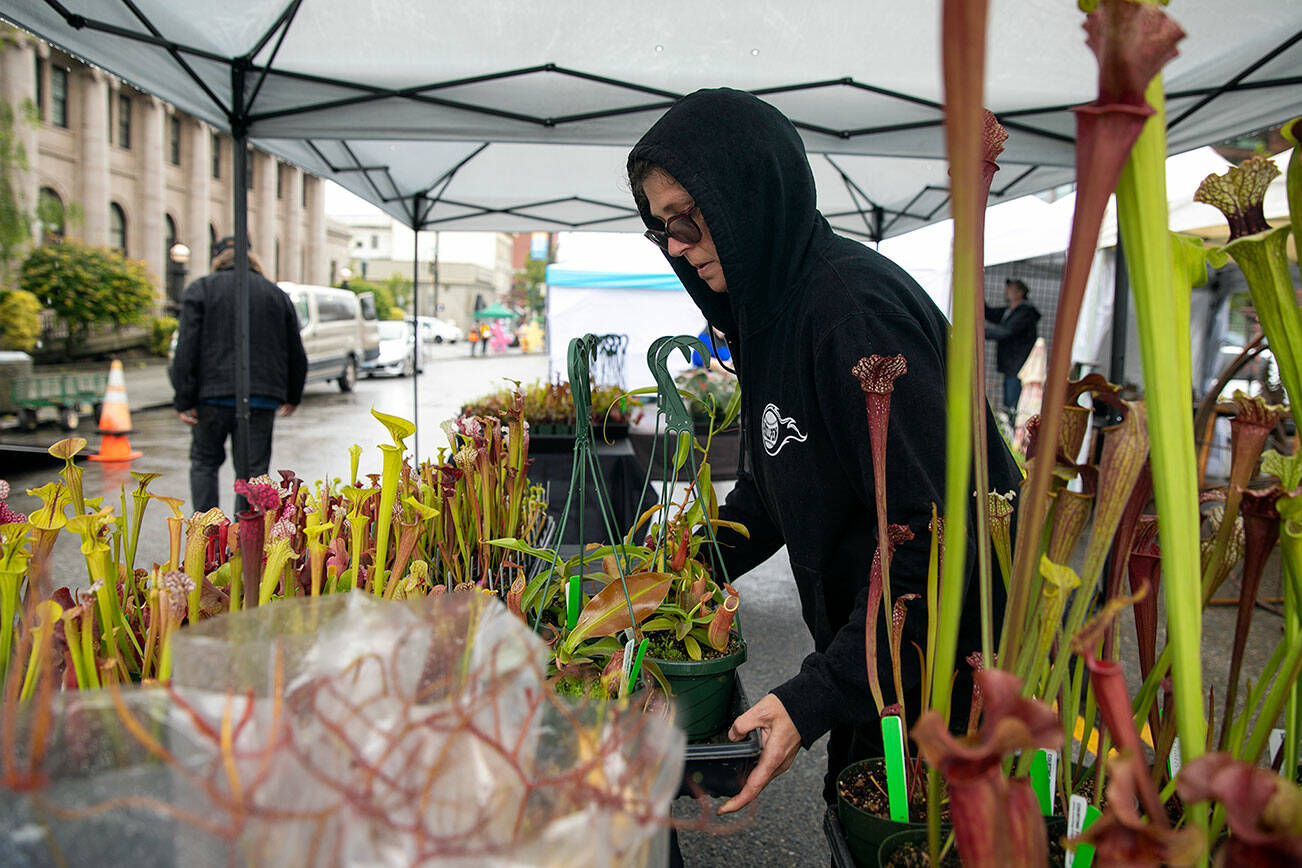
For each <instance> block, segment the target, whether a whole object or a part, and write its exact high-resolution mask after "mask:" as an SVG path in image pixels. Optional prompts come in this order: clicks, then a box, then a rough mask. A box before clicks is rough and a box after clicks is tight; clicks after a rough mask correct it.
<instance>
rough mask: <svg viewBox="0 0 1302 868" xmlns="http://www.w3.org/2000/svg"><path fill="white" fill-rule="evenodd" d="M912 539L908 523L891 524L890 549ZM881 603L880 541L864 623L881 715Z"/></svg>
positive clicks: (873, 687)
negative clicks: (879, 663)
mask: <svg viewBox="0 0 1302 868" xmlns="http://www.w3.org/2000/svg"><path fill="white" fill-rule="evenodd" d="M911 539H913V531H911V530H909V528H908V526H907V525H902V524H893V525H891V526H890V531H889V533H888V534H887V547H888V551H889V550H890V549H891V548H893V547H894V544H895V543H897V542H907V541H908V540H911ZM887 557H888V558H889V557H890V555H889V554H888V555H887ZM881 605H882V546H881V543H880V541H879V542H878V545H877V551H876V552H874V553H873V564H872V569H871V571H870V572H869V574H868V614H867V617H866V619H865V623H864V651H865V656H866V660H867V664H868V688H869V690H871V691H872V695H873V701H874V702H875V703H876V705H877V713H878V715H879V716H880V715H881V714H882V713H883V712H882V709H883V707H884V700H883V698H882V685H881V679H880V678H879V676H878V674H877V613H878V611H879V610H880V609H881ZM888 647H889V642H888Z"/></svg>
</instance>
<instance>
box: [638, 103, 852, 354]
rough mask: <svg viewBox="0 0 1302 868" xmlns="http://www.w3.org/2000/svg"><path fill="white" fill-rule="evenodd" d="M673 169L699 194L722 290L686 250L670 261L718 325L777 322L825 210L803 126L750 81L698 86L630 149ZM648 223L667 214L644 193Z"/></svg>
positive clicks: (737, 331)
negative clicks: (653, 208) (746, 86)
mask: <svg viewBox="0 0 1302 868" xmlns="http://www.w3.org/2000/svg"><path fill="white" fill-rule="evenodd" d="M638 159H643V160H647V161H648V162H650V163H653V164H655V165H657V166H659V167H660V168H662V169H664V170H665V171H666V172H668V173H669V175H671V176H672V177H673V179H674V180H675V181H677V182H678V183H679V184H680V185H682V187H683V189H685V190H686V191H687V192H688V193H689V194H690V195H691V197H692V199H693V200H694V202H695V204H696V206H697V208H699V209H700V213H701V215H702V216H703V217H704V218H705V222H706V225H708V226H709V227H710V234H711V236H712V237H713V239H714V245H715V248H716V250H717V252H718V255H719V265H720V266H721V267H722V268H723V275H724V278H725V279H726V280H727V282H728V292H727V293H716V292H714V291H713V290H711V289H710V287H709V286H708V285H707V284H706V283H705V281H703V280H701V278H700V277H699V276H698V275H697V274H696V269H694V268H692V266H691V265H690V264H689V263H688V262H687V261H686V259H684V258H683V257H681V256H679V257H672V256H669V255H668V254H666V258H667V259H668V260H669V264H670V265H671V266H673V269H674V271H675V272H676V273H677V274H678V277H679V279H680V280H682V282H683V286H685V287H686V288H687V291H688V293H689V294H690V295H691V296H692V299H693V300H694V301H695V302H696V306H697V307H699V308H700V309H701V312H702V313H704V314H705V317H706V319H707V320H709V321H710V324H711V325H714V326H716V327H718V328H720V329H722V330H723V331H724V332H725V333H727V334H729V335H732V336H742V337H744V336H745V335H747V334H750V333H753V332H755V331H758V330H760V329H763V328H765V327H766V326H768V325H771V324H772V323H773V322H775V321H776V320H777V319H778V318H779V317H781V315H782V313H783V311H784V310H785V309H786V307H787V306H788V305H790V304H791V303H792V302H793V301H795V297H794V290H792V287H795V286H798V285H800V281H798V280H796V279H795V277H796V275H798V274H799V273H800V271H801V269H802V268H803V265H804V260H805V257H806V255H807V254H808V252H809V250H810V249H811V246H812V244H813V242H814V240H815V238H816V237H817V236H818V235H820V234H821V233H827V234H828V235H830V234H831V229H830V227H828V225H827V222H826V221H825V220H823V218H822V215H820V214H819V213H818V209H817V197H816V194H815V190H814V176H813V172H812V171H811V170H810V168H809V159H808V157H806V155H805V146H804V143H803V142H802V141H801V139H800V134H799V133H798V132H796V128H795V127H794V126H792V125H791V122H790V121H789V120H787V119H786V117H784V116H783V114H782V113H781V112H779V111H778V110H777V109H776V108H774V107H773V106H771V105H769V104H768V103H766V102H764V101H763V100H761V99H759V98H758V97H755V96H752V95H750V94H748V93H744V92H742V91H737V90H730V89H728V88H718V89H714V90H699V91H697V92H696V93H693V94H689V95H688V96H685V97H683V98H682V99H681V100H679V101H678V102H677V103H676V104H675V105H674V106H673V107H672V108H671V109H669V111H667V112H666V113H665V114H664V116H663V117H661V118H660V120H658V121H656V123H655V126H653V127H651V129H650V130H648V131H647V133H646V135H644V136H642V139H641V141H639V142H638V143H637V144H636V145H635V146H634V147H633V150H632V152H631V153H630V154H629V166H630V167H631V166H632V165H633V163H634V161H636V160H638ZM638 207H639V209H640V211H641V213H642V220H643V222H645V223H646V225H647V227H648V228H652V229H660V228H663V224H662V223H661V222H660V221H659V220H657V219H656V218H654V217H652V216H651V214H650V213H649V211H648V210H647V208H646V207H645V205H644V204H643V203H641V202H639V203H638Z"/></svg>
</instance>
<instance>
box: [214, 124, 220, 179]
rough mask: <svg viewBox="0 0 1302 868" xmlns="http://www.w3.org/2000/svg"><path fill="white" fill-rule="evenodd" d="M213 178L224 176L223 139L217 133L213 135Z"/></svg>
mask: <svg viewBox="0 0 1302 868" xmlns="http://www.w3.org/2000/svg"><path fill="white" fill-rule="evenodd" d="M212 176H213V177H214V178H220V177H221V176H222V137H221V136H220V135H218V134H217V133H213V134H212Z"/></svg>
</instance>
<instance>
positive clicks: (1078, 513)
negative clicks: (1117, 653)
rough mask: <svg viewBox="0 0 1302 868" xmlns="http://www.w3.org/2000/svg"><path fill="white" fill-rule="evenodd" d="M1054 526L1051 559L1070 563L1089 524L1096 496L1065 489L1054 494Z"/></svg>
mask: <svg viewBox="0 0 1302 868" xmlns="http://www.w3.org/2000/svg"><path fill="white" fill-rule="evenodd" d="M1053 499H1054V504H1055V505H1054V513H1053V527H1052V529H1051V530H1050V531H1049V549H1048V554H1049V560H1051V561H1053V562H1054V563H1058V564H1069V563H1071V562H1072V556H1073V555H1074V554H1075V552H1076V544H1077V543H1078V542H1079V541H1080V535H1081V531H1083V530H1084V529H1085V525H1087V524H1089V520H1090V512H1091V510H1092V509H1093V508H1094V498H1093V497H1091V496H1089V495H1087V494H1080V493H1078V492H1075V491H1069V490H1067V489H1063V490H1062V491H1059V492H1058V493H1057V494H1055V495H1054V498H1053Z"/></svg>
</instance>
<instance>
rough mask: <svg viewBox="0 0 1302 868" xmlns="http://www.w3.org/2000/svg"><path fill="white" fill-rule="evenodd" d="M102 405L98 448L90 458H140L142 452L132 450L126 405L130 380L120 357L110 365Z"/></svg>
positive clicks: (121, 459)
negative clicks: (101, 437) (127, 379)
mask: <svg viewBox="0 0 1302 868" xmlns="http://www.w3.org/2000/svg"><path fill="white" fill-rule="evenodd" d="M102 406H103V409H102V410H100V414H99V433H100V434H103V435H104V438H103V439H102V440H100V443H99V452H98V453H96V454H95V455H92V456H90V460H91V461H130V460H131V459H133V458H139V457H140V456H141V455H143V454H144V453H143V452H132V451H131V441H130V440H128V439H127V435H128V434H130V433H131V430H132V429H131V408H130V407H129V406H128V405H127V381H126V377H125V376H124V375H123V373H122V363H121V362H119V361H118V360H117V359H114V360H113V364H112V365H111V366H110V367H109V378H108V388H107V389H105V390H104V403H103V405H102Z"/></svg>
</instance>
